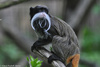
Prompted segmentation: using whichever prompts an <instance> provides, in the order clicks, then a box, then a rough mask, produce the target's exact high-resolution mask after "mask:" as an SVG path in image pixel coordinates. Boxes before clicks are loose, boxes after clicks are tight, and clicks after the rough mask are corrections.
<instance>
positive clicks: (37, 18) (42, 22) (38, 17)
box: [31, 12, 51, 31]
mask: <svg viewBox="0 0 100 67" xmlns="http://www.w3.org/2000/svg"><path fill="white" fill-rule="evenodd" d="M35 24H39V26H40V28H45V27H46V26H47V28H45V29H46V30H45V31H48V30H49V29H50V27H51V21H50V17H49V15H48V14H46V13H45V12H40V13H37V14H35V15H34V16H33V18H32V20H31V26H32V28H33V29H34V30H36V27H35Z"/></svg>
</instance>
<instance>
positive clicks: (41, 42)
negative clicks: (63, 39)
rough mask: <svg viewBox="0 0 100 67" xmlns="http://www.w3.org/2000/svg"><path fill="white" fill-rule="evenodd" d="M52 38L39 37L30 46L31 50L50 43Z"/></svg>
mask: <svg viewBox="0 0 100 67" xmlns="http://www.w3.org/2000/svg"><path fill="white" fill-rule="evenodd" d="M51 41H52V40H51V38H50V37H48V38H39V39H38V40H37V41H36V42H35V43H34V44H33V45H32V47H31V51H32V52H33V50H34V49H37V48H40V47H41V46H43V45H46V44H48V43H50V42H51Z"/></svg>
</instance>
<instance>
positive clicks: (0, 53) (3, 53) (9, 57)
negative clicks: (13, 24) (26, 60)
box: [0, 38, 25, 64]
mask: <svg viewBox="0 0 100 67" xmlns="http://www.w3.org/2000/svg"><path fill="white" fill-rule="evenodd" d="M24 55H25V53H24V52H23V51H21V50H20V49H19V48H18V47H17V46H16V45H15V44H14V43H13V42H12V41H11V40H10V39H8V38H6V39H5V44H3V45H1V46H0V64H13V63H14V62H17V61H18V60H19V59H21V58H22V57H23V56H24Z"/></svg>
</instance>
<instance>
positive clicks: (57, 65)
mask: <svg viewBox="0 0 100 67" xmlns="http://www.w3.org/2000/svg"><path fill="white" fill-rule="evenodd" d="M33 52H34V53H35V54H36V55H37V56H39V57H40V58H41V59H42V60H44V61H46V62H48V58H49V56H51V55H52V53H51V52H49V51H48V50H46V49H45V48H41V49H38V50H33ZM51 64H52V66H53V67H66V66H65V65H64V64H63V63H62V62H61V61H59V60H56V61H53V62H52V63H51Z"/></svg>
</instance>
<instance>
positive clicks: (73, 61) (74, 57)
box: [66, 54, 80, 67]
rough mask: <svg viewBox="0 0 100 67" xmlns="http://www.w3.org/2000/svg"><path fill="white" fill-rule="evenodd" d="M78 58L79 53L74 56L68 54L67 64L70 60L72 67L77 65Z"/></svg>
mask: <svg viewBox="0 0 100 67" xmlns="http://www.w3.org/2000/svg"><path fill="white" fill-rule="evenodd" d="M79 59H80V54H75V55H74V56H70V57H69V58H67V60H66V62H67V64H69V63H70V62H71V61H72V67H78V64H79Z"/></svg>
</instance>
